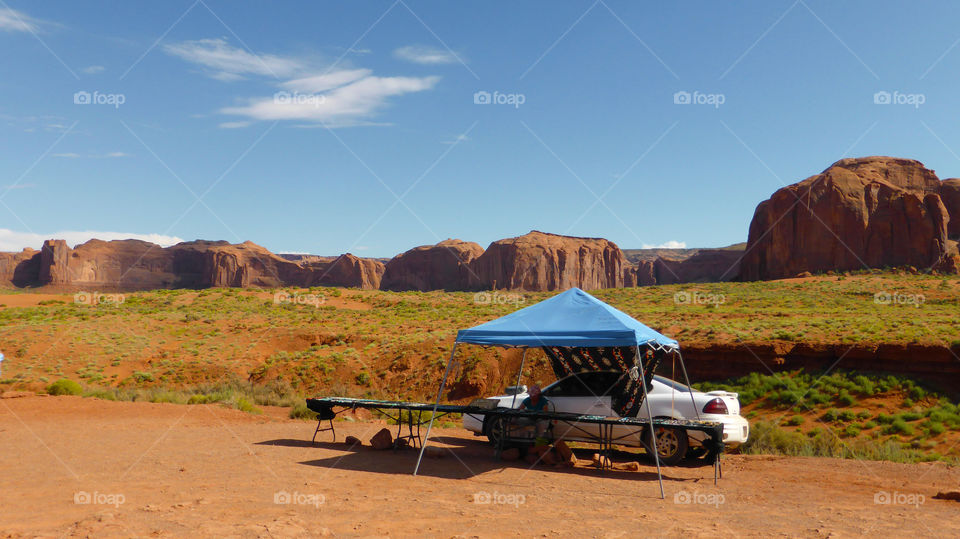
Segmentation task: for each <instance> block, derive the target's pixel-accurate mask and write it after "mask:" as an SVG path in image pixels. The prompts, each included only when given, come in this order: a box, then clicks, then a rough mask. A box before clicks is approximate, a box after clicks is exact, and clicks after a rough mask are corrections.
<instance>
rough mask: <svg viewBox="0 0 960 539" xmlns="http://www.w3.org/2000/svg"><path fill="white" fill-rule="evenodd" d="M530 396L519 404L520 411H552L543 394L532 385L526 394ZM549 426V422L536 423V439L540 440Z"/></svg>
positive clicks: (543, 420)
mask: <svg viewBox="0 0 960 539" xmlns="http://www.w3.org/2000/svg"><path fill="white" fill-rule="evenodd" d="M527 393H528V394H529V395H530V396H529V397H527V398H525V399H523V400H522V401H521V402H520V409H521V410H529V411H531V412H544V411H546V412H551V411H553V404H552V403H551V402H550V401H549V400H548V399H547V398H546V397H544V396H543V393H541V391H540V386H538V385H537V384H533V385H531V386H530V390H529V391H528V392H527ZM549 424H550V421H549V420H546V419H541V420H537V421H536V426H537V429H536V437H537V438H540V437H541V436H542V435H543V433H544V432H545V431H546V429H547V426H548V425H549Z"/></svg>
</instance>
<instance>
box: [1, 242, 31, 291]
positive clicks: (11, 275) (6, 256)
mask: <svg viewBox="0 0 960 539" xmlns="http://www.w3.org/2000/svg"><path fill="white" fill-rule="evenodd" d="M39 272H40V251H37V250H34V249H30V248H29V247H28V248H26V249H24V250H23V251H20V252H19V253H0V286H2V285H3V284H4V283H10V284H12V285H13V286H19V287H23V286H29V285H31V284H34V282H35V281H36V280H37V275H38V274H39Z"/></svg>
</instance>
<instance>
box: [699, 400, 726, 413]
mask: <svg viewBox="0 0 960 539" xmlns="http://www.w3.org/2000/svg"><path fill="white" fill-rule="evenodd" d="M703 413H705V414H725V413H727V403H725V402H723V399H720V398H716V399H713V400H712V401H710V402H708V403H707V405H706V406H704V407H703Z"/></svg>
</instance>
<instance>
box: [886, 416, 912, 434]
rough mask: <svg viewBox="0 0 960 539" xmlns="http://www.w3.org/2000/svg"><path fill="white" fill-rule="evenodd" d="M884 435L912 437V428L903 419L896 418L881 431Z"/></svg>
mask: <svg viewBox="0 0 960 539" xmlns="http://www.w3.org/2000/svg"><path fill="white" fill-rule="evenodd" d="M883 433H884V434H904V435H906V436H911V435H913V426H912V425H910V424H909V423H907V422H906V421H904V420H903V419H900V418H897V419H894V420H893V423H890V424H889V425H887V426H886V427H885V428H884V429H883Z"/></svg>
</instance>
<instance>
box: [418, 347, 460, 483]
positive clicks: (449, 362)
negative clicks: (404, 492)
mask: <svg viewBox="0 0 960 539" xmlns="http://www.w3.org/2000/svg"><path fill="white" fill-rule="evenodd" d="M456 353H457V343H456V342H454V343H453V350H451V351H450V359H448V360H447V370H446V371H444V373H443V381H442V382H440V391H437V402H435V403H434V404H433V413H431V414H430V423H429V424H427V434H426V436H424V437H423V441H422V442H420V456H418V457H417V466H416V467H415V468H414V469H413V475H417V472H418V471H420V461H421V460H423V452H424V451H426V449H427V440H429V439H430V428H431V427H433V420H434V418H436V417H437V406H440V398H441V397H442V396H443V390H444V388H445V387H447V376H449V375H450V367H451V366H453V356H454V354H456Z"/></svg>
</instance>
